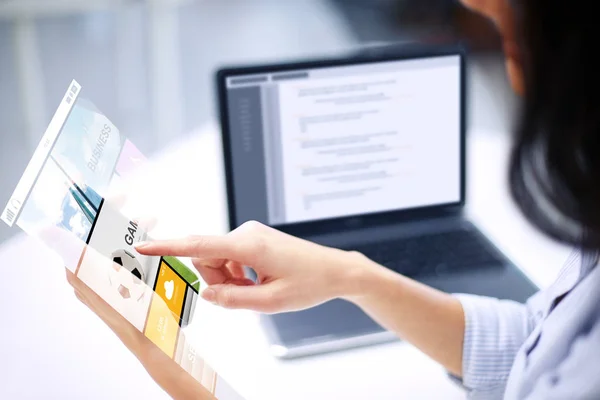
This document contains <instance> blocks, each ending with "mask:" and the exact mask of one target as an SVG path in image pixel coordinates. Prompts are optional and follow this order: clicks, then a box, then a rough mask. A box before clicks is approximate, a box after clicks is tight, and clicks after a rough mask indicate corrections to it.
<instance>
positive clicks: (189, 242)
mask: <svg viewBox="0 0 600 400" xmlns="http://www.w3.org/2000/svg"><path fill="white" fill-rule="evenodd" d="M136 250H137V251H138V252H140V253H141V254H146V255H160V256H164V255H169V256H180V257H191V258H192V262H193V264H194V266H195V267H196V268H197V269H198V271H199V272H200V274H201V275H202V277H203V278H204V280H205V281H206V283H207V284H208V285H209V287H208V288H207V289H206V290H204V292H203V293H202V297H203V298H204V299H205V300H208V301H210V302H212V303H215V304H218V305H220V306H222V307H226V308H245V309H252V310H256V311H261V312H265V313H276V312H283V311H295V310H301V309H305V308H309V307H312V306H315V305H317V304H320V303H324V302H326V301H328V300H331V299H333V298H335V297H349V296H352V295H353V294H355V293H357V292H358V291H359V290H360V288H359V287H358V286H359V285H358V284H359V279H356V277H357V275H358V274H360V272H361V271H362V270H364V269H365V268H367V269H368V268H369V267H374V266H375V264H373V263H371V262H370V261H369V260H367V259H366V258H365V257H363V256H361V255H357V254H354V253H349V252H346V251H342V250H336V249H332V248H328V247H324V246H320V245H317V244H314V243H311V242H308V241H305V240H302V239H298V238H295V237H293V236H290V235H287V234H285V233H282V232H279V231H277V230H275V229H272V228H269V227H267V226H264V225H262V224H260V223H258V222H248V223H245V224H244V225H242V226H241V227H239V228H238V229H236V230H234V231H232V232H231V233H229V234H227V235H225V236H211V237H207V236H198V237H190V238H187V239H181V240H167V241H155V242H147V243H142V244H140V245H138V246H137V247H136ZM242 266H249V267H251V268H252V269H253V270H254V271H255V272H256V275H257V277H258V279H257V282H256V283H255V282H253V281H252V280H250V279H247V278H246V277H245V276H244V271H243V267H242Z"/></svg>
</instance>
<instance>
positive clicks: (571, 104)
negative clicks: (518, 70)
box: [509, 0, 600, 250]
mask: <svg viewBox="0 0 600 400" xmlns="http://www.w3.org/2000/svg"><path fill="white" fill-rule="evenodd" d="M515 3H518V4H515V12H516V21H517V29H518V31H519V33H518V34H519V46H520V49H521V56H522V63H523V73H524V89H525V93H524V99H523V100H524V101H523V105H522V110H521V115H520V119H519V121H518V126H517V128H516V132H515V138H514V147H513V149H512V154H511V160H510V171H509V178H510V189H511V194H512V197H513V199H514V200H515V202H516V203H517V205H518V206H519V208H520V209H521V210H522V212H523V213H524V215H525V216H526V218H527V219H528V220H529V221H530V222H531V223H532V224H533V225H534V226H536V227H537V228H539V229H540V230H541V231H543V232H544V233H546V234H548V235H549V236H551V237H552V238H554V239H557V240H559V241H561V242H564V243H568V244H572V245H577V246H581V247H582V248H584V249H589V250H600V57H598V55H597V54H595V53H596V52H597V50H598V48H599V47H600V43H599V39H600V35H598V31H597V30H596V29H597V24H596V21H595V18H596V13H595V12H594V11H595V9H594V8H592V7H595V3H594V2H583V1H575V2H568V1H564V0H563V1H556V0H517V1H515Z"/></svg>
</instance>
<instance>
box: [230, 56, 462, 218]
mask: <svg viewBox="0 0 600 400" xmlns="http://www.w3.org/2000/svg"><path fill="white" fill-rule="evenodd" d="M460 79H461V74H460V58H459V56H458V55H456V56H443V57H431V58H421V59H412V60H403V61H386V62H379V63H367V64H355V65H344V66H335V67H320V68H314V69H309V70H296V71H285V72H272V73H269V72H265V73H262V74H253V75H238V76H230V77H228V78H226V88H227V89H226V90H227V97H226V98H227V100H226V101H227V104H226V105H227V112H228V118H229V121H228V122H229V129H230V138H231V139H230V141H231V143H230V149H229V151H230V152H231V153H230V155H231V163H232V179H233V181H232V184H233V197H234V198H233V199H232V200H234V204H235V215H236V218H235V220H236V221H235V222H236V224H240V223H242V222H244V221H246V220H258V221H261V222H264V223H267V224H269V225H284V224H290V223H297V222H307V221H316V220H321V219H329V218H337V217H346V216H354V215H364V214H371V213H377V212H385V211H393V210H404V209H411V208H417V207H424V206H434V205H442V204H450V203H456V202H458V201H459V200H460V191H461V182H460V179H461V162H460V160H461V137H460V135H461V132H460V129H461V127H460V123H461V121H460V118H461V110H460V107H461V93H460V90H461V89H460V88H461V85H460Z"/></svg>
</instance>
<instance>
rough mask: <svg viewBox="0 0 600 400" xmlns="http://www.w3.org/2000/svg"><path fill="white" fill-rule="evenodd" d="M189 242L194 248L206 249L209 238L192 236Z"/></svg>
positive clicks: (208, 244)
mask: <svg viewBox="0 0 600 400" xmlns="http://www.w3.org/2000/svg"><path fill="white" fill-rule="evenodd" d="M190 244H191V246H192V247H193V248H195V249H206V248H207V247H210V240H209V239H208V238H207V237H205V236H193V237H192V239H191V240H190Z"/></svg>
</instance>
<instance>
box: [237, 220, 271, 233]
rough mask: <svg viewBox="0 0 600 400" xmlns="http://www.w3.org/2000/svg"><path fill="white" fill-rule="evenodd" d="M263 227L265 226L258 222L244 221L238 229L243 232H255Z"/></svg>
mask: <svg viewBox="0 0 600 400" xmlns="http://www.w3.org/2000/svg"><path fill="white" fill-rule="evenodd" d="M264 227H265V226H264V225H263V224H261V223H260V222H258V221H246V222H244V223H243V224H242V225H241V226H240V229H241V230H243V231H250V232H256V231H260V230H262V229H263V228H264Z"/></svg>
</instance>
